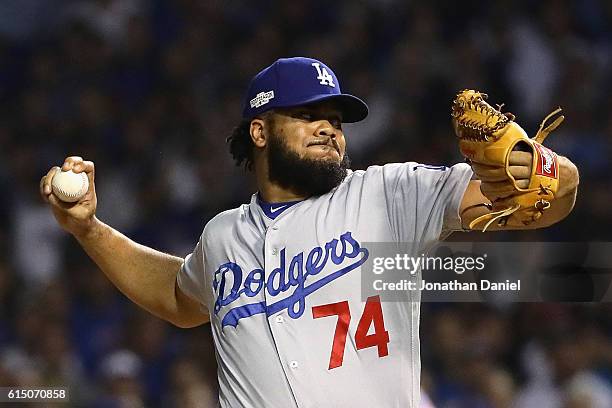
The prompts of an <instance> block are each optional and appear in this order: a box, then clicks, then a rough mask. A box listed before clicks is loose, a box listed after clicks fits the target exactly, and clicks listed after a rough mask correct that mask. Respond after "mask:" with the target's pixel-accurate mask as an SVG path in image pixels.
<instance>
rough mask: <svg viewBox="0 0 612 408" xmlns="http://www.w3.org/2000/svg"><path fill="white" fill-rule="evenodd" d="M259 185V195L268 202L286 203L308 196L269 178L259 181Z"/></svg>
mask: <svg viewBox="0 0 612 408" xmlns="http://www.w3.org/2000/svg"><path fill="white" fill-rule="evenodd" d="M257 185H258V188H259V196H260V197H261V199H262V200H264V201H265V202H267V203H286V202H289V201H300V200H305V199H307V198H308V196H305V195H303V194H298V193H296V192H294V191H292V190H288V189H286V188H283V187H280V186H279V185H277V184H275V183H272V182H270V181H269V180H266V181H265V182H262V183H260V182H259V181H258V183H257Z"/></svg>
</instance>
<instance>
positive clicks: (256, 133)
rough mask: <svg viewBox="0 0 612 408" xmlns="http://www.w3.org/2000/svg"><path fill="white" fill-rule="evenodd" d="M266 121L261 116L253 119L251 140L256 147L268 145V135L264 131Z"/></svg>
mask: <svg viewBox="0 0 612 408" xmlns="http://www.w3.org/2000/svg"><path fill="white" fill-rule="evenodd" d="M264 127H265V121H264V120H263V119H261V118H254V119H253V120H251V127H250V129H249V132H250V134H251V140H252V141H253V144H254V145H255V146H256V147H265V146H266V136H265V132H264Z"/></svg>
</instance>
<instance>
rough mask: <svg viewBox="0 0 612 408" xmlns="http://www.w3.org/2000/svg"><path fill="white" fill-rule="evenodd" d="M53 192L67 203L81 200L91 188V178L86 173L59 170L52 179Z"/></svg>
mask: <svg viewBox="0 0 612 408" xmlns="http://www.w3.org/2000/svg"><path fill="white" fill-rule="evenodd" d="M51 188H52V189H53V194H55V196H56V197H57V198H59V199H60V200H62V201H64V202H67V203H74V202H76V201H79V200H80V199H81V198H83V196H84V195H85V194H86V193H87V190H89V179H88V178H87V174H86V173H74V172H73V171H72V170H68V171H59V172H57V173H55V176H53V180H52V181H51Z"/></svg>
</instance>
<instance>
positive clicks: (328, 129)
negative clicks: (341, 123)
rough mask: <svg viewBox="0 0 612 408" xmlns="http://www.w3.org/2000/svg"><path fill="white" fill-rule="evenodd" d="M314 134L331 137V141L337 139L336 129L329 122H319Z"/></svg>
mask: <svg viewBox="0 0 612 408" xmlns="http://www.w3.org/2000/svg"><path fill="white" fill-rule="evenodd" d="M315 134H316V135H317V136H320V137H331V138H332V139H335V138H336V137H338V129H336V128H335V127H333V126H332V124H331V123H329V121H327V120H321V121H320V125H319V126H317V130H316V132H315Z"/></svg>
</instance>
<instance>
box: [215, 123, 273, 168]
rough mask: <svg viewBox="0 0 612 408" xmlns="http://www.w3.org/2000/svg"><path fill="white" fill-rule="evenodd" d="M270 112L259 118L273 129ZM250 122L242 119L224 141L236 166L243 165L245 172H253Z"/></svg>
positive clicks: (252, 145)
mask: <svg viewBox="0 0 612 408" xmlns="http://www.w3.org/2000/svg"><path fill="white" fill-rule="evenodd" d="M271 113H272V111H268V112H264V113H263V114H262V115H260V118H261V119H263V120H264V121H265V123H266V124H267V125H268V126H270V127H273V126H274V119H273V117H272V115H271ZM251 120H252V119H242V120H241V121H240V123H239V124H238V126H236V127H235V128H234V129H233V130H232V133H231V134H230V135H229V136H228V137H227V138H226V139H225V142H226V143H227V144H228V145H229V152H230V154H231V155H232V158H233V159H234V162H235V163H236V166H238V167H240V166H242V165H243V164H244V169H245V170H247V171H253V164H254V163H253V151H254V148H255V145H254V144H253V140H252V139H251Z"/></svg>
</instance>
